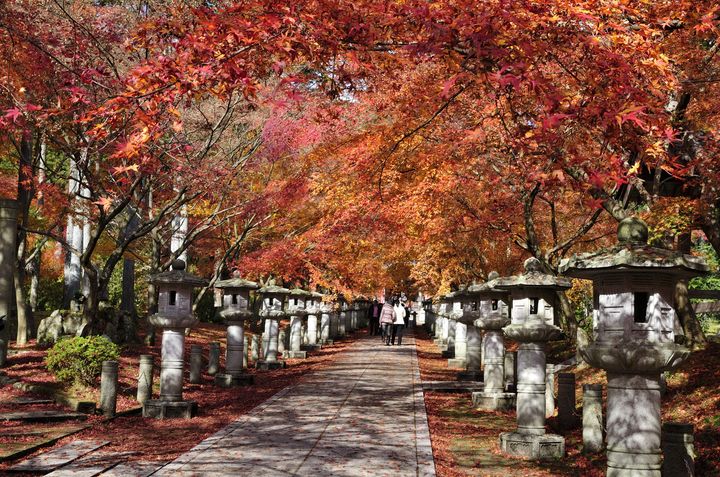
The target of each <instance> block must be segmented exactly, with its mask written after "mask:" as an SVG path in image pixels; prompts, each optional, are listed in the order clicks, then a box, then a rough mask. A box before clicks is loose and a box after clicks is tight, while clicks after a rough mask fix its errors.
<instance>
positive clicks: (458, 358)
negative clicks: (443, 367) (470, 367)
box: [448, 322, 467, 369]
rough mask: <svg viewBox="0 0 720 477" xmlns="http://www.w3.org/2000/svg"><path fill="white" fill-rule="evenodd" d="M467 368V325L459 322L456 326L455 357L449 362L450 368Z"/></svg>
mask: <svg viewBox="0 0 720 477" xmlns="http://www.w3.org/2000/svg"><path fill="white" fill-rule="evenodd" d="M466 366H467V325H466V324H465V323H461V322H457V324H456V325H455V356H454V357H453V358H452V359H449V360H448V367H449V368H462V369H465V367H466Z"/></svg>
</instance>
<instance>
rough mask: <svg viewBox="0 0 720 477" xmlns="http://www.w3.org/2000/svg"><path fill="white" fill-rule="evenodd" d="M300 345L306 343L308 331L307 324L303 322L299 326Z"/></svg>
mask: <svg viewBox="0 0 720 477" xmlns="http://www.w3.org/2000/svg"><path fill="white" fill-rule="evenodd" d="M300 338H301V339H300V345H301V346H303V345H306V344H308V332H307V325H305V323H303V324H302V326H301V327H300Z"/></svg>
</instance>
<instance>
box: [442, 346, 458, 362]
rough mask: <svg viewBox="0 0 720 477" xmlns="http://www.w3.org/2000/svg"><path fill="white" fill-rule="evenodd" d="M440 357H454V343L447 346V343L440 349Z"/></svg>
mask: <svg viewBox="0 0 720 477" xmlns="http://www.w3.org/2000/svg"><path fill="white" fill-rule="evenodd" d="M442 357H443V358H448V359H452V358H454V357H455V346H454V345H453V346H449V345H448V346H447V348H445V349H444V350H443V351H442Z"/></svg>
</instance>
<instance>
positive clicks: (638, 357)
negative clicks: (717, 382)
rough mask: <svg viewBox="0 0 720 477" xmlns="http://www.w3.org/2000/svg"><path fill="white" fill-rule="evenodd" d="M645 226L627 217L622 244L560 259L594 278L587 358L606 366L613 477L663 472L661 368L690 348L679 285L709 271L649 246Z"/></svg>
mask: <svg viewBox="0 0 720 477" xmlns="http://www.w3.org/2000/svg"><path fill="white" fill-rule="evenodd" d="M647 238H648V229H647V225H645V223H644V222H642V221H641V220H639V219H636V218H627V219H625V220H623V221H622V222H620V224H619V226H618V242H619V243H618V245H617V246H615V247H614V248H611V249H606V250H600V251H598V252H594V253H587V254H581V255H577V256H574V257H572V258H570V259H568V260H565V261H563V263H561V266H560V268H561V270H564V272H565V273H567V275H569V276H572V277H578V278H586V279H589V280H592V281H593V288H594V292H593V309H594V311H593V334H594V338H595V341H594V342H593V343H591V344H589V345H588V346H584V347H582V348H581V349H580V354H581V355H582V357H583V359H584V360H585V361H586V362H587V363H588V364H590V365H591V366H594V367H596V368H601V369H604V370H605V371H606V372H607V381H608V390H607V424H606V427H607V457H608V460H607V462H608V467H607V475H608V476H622V477H625V476H628V477H629V476H640V477H651V476H652V477H659V476H660V475H661V471H660V467H661V460H662V459H661V447H660V435H661V417H660V374H661V373H662V372H663V371H668V370H671V369H674V368H676V367H677V366H679V365H680V364H681V363H682V362H683V361H684V360H685V359H686V358H687V357H688V355H689V353H690V352H689V350H688V349H687V348H685V347H684V346H682V343H683V342H684V340H683V338H684V336H681V335H682V327H681V326H680V322H679V320H678V317H677V314H676V313H675V309H674V306H675V300H674V296H675V286H676V284H677V282H678V281H679V280H681V279H687V278H690V277H692V276H695V275H701V274H704V273H705V272H707V270H708V267H707V264H706V263H705V261H704V260H702V259H700V258H698V257H693V256H691V255H685V254H683V253H680V252H676V251H671V250H667V249H663V248H656V247H651V246H648V244H647Z"/></svg>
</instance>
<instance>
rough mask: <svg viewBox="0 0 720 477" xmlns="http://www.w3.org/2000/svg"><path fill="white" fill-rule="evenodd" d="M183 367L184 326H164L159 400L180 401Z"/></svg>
mask: <svg viewBox="0 0 720 477" xmlns="http://www.w3.org/2000/svg"><path fill="white" fill-rule="evenodd" d="M184 367H185V328H165V329H164V330H163V334H162V364H161V365H160V400H161V401H182V383H183V368H184Z"/></svg>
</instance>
